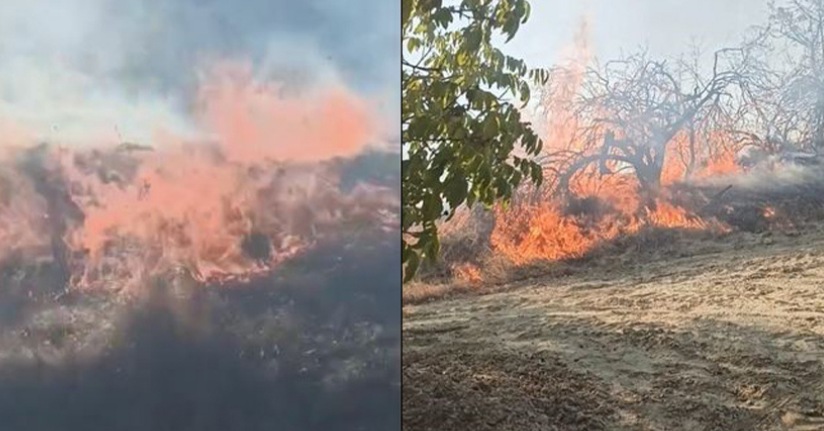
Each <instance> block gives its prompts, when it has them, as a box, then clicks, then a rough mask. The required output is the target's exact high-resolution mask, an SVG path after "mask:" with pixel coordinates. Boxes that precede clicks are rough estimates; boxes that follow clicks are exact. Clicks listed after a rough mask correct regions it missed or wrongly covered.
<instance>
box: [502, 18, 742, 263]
mask: <svg viewBox="0 0 824 431" xmlns="http://www.w3.org/2000/svg"><path fill="white" fill-rule="evenodd" d="M587 31H588V26H587V23H586V21H584V22H583V23H582V26H581V29H580V31H579V33H578V34H577V35H576V40H575V46H574V52H573V54H572V55H570V56H569V57H570V61H569V67H566V68H564V69H563V71H562V72H560V74H559V75H558V76H556V77H555V79H554V80H553V82H552V83H551V85H553V86H554V87H553V89H552V90H553V91H550V92H548V93H547V94H548V95H551V96H552V97H545V98H544V100H543V101H542V102H543V103H542V107H543V108H544V110H543V112H542V114H543V118H540V119H539V121H537V122H536V124H538V125H539V126H540V127H543V128H544V130H543V133H542V137H543V140H544V151H545V153H546V155H547V157H550V156H549V155H552V154H579V155H588V154H593V151H598V149H597V148H590V147H588V146H587V145H588V144H587V141H586V140H585V139H584V138H582V136H581V135H582V132H583V131H584V129H585V127H583V126H584V125H586V124H585V120H584V119H582V118H579V117H578V116H577V115H576V113H575V110H574V109H573V108H572V105H573V103H574V100H575V97H576V96H577V94H578V93H579V91H580V89H581V86H582V84H583V82H584V73H585V70H586V66H587V63H588V62H589V61H590V60H591V58H592V57H591V54H590V48H589V44H588V40H587ZM590 126H591V125H590ZM699 126H700V125H699ZM587 131H588V133H594V134H595V135H596V136H601V137H603V135H604V134H605V133H606V130H600V129H598V128H595V129H593V128H592V127H590V128H589V129H588V130H587ZM596 141H598V140H597V139H596ZM601 141H602V139H601ZM589 142H592V141H589ZM735 146H736V145H735V142H734V139H733V138H732V137H731V136H729V135H728V134H726V133H722V132H717V131H712V132H710V133H706V134H693V135H689V134H688V133H686V132H683V133H680V134H678V135H676V136H675V137H674V138H673V140H672V141H671V142H669V143H668V146H667V154H666V157H665V159H664V165H663V168H662V171H661V189H660V190H652V191H650V190H642V189H641V187H640V185H639V184H638V181H637V180H636V177H635V176H634V175H633V174H632V173H631V172H630V171H628V170H627V169H624V170H619V169H618V168H621V166H618V165H617V163H615V162H608V163H607V165H608V166H607V167H608V168H609V169H610V171H612V172H616V171H617V173H612V174H609V175H601V174H600V172H599V167H598V166H596V165H594V164H593V165H590V166H589V167H587V168H585V169H583V170H581V171H579V172H578V173H577V174H576V175H574V176H573V177H572V178H571V180H570V184H569V188H570V191H571V194H572V198H561V197H557V196H554V195H549V196H548V195H546V194H541V193H538V196H539V199H537V200H536V199H535V198H534V196H535V194H534V193H530V192H529V191H527V192H526V193H524V195H530V196H533V197H532V198H530V199H526V198H522V196H520V197H517V196H516V201H515V203H514V204H513V205H511V206H509V207H507V208H506V209H504V208H503V207H498V208H495V210H494V216H495V219H496V222H495V228H494V230H493V232H492V234H491V236H490V243H491V245H492V248H493V250H494V253H496V254H498V255H501V256H503V257H505V258H507V259H508V260H509V261H511V262H512V263H514V264H516V265H522V264H527V263H530V262H533V261H557V260H562V259H570V258H578V257H582V256H585V255H586V254H587V253H589V252H590V251H592V250H593V249H595V248H596V247H598V246H599V245H602V244H605V243H607V242H609V241H612V240H614V239H616V238H619V237H623V236H629V235H633V234H635V233H638V232H639V231H640V230H641V229H644V228H647V227H658V228H678V229H685V230H696V231H707V230H709V231H717V232H725V231H728V230H729V228H728V227H727V226H725V225H723V224H722V223H720V222H718V221H715V220H704V219H702V218H700V217H698V216H697V215H696V214H693V213H691V212H690V211H688V210H687V209H686V208H683V207H680V206H678V205H675V204H674V203H672V202H671V201H670V200H669V198H668V196H667V191H666V188H667V186H670V185H672V184H675V183H677V182H680V181H684V180H690V179H698V178H707V177H712V176H716V175H725V174H731V173H736V172H738V169H739V168H738V166H737V165H736V164H735ZM556 167H557V166H556ZM563 168H564V166H561V170H563ZM557 172H558V171H557V170H549V169H547V170H545V172H544V176H545V181H544V182H545V183H548V184H555V183H556V181H555V180H557V179H558V176H557V175H558V174H557ZM519 198H520V199H519Z"/></svg>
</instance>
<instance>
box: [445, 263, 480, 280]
mask: <svg viewBox="0 0 824 431" xmlns="http://www.w3.org/2000/svg"><path fill="white" fill-rule="evenodd" d="M452 273H453V274H454V277H455V279H456V280H458V281H459V282H462V283H465V284H477V283H480V282H481V281H483V275H482V274H481V270H480V268H478V267H477V266H475V265H473V264H471V263H459V264H456V265H453V266H452Z"/></svg>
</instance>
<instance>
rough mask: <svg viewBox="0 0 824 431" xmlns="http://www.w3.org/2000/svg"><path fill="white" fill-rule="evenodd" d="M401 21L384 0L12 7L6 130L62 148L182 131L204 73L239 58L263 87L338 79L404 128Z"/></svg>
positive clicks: (152, 0) (4, 78) (92, 1)
mask: <svg viewBox="0 0 824 431" xmlns="http://www.w3.org/2000/svg"><path fill="white" fill-rule="evenodd" d="M399 21H400V2H396V1H387V0H301V1H294V0H244V1H241V2H235V1H231V0H175V1H169V0H61V1H53V0H3V1H2V2H0V125H7V124H14V125H17V126H18V127H25V128H26V129H28V130H35V131H36V132H37V133H36V135H37V136H38V138H41V139H55V140H69V139H71V138H82V137H84V136H85V135H86V134H90V133H102V134H104V135H105V134H109V135H114V134H117V135H118V136H120V137H122V139H123V140H136V141H140V140H146V139H150V136H149V135H150V134H151V130H152V129H154V128H156V127H157V126H158V125H161V126H162V127H163V128H165V129H168V130H172V131H178V130H179V131H185V130H188V129H189V128H191V112H192V105H193V103H194V101H195V95H196V87H197V85H198V76H201V74H202V73H203V70H204V68H205V67H207V65H208V64H209V63H210V62H216V61H223V60H232V61H247V62H249V63H251V64H252V69H253V71H254V75H255V77H257V78H260V79H263V80H266V81H277V82H282V83H286V84H288V85H291V86H295V87H300V86H313V85H318V84H323V83H327V84H328V83H330V82H336V83H340V84H342V85H343V86H345V87H347V88H348V89H350V90H352V91H354V92H356V93H357V94H358V95H360V96H362V97H363V98H364V99H366V100H369V101H370V103H374V104H375V105H377V108H376V111H378V112H380V117H381V119H380V121H381V122H383V123H384V127H385V129H386V130H393V129H395V130H396V129H398V128H399V126H394V124H397V123H398V122H399V120H398V117H399V116H400V107H399V105H400V94H399V93H400V77H399V74H398V68H399V61H400V48H399V46H400V29H399V24H398V23H399Z"/></svg>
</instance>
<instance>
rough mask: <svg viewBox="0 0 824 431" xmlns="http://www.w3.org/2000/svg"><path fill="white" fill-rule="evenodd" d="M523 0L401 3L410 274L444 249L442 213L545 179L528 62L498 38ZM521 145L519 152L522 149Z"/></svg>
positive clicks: (538, 77)
mask: <svg viewBox="0 0 824 431" xmlns="http://www.w3.org/2000/svg"><path fill="white" fill-rule="evenodd" d="M529 11H530V6H529V3H528V2H527V1H526V0H459V1H452V2H443V1H442V0H403V2H402V15H403V17H402V20H403V43H404V53H403V58H402V63H403V66H402V96H403V102H402V139H403V152H404V154H403V160H402V166H401V171H402V174H401V175H402V180H403V192H402V199H403V217H402V218H403V221H402V232H403V262H404V263H405V264H406V268H405V271H406V279H407V280H408V279H409V278H411V277H412V276H413V275H414V274H415V272H416V270H417V268H418V266H419V263H420V262H421V259H422V258H434V257H435V256H437V254H438V251H439V241H438V227H437V222H438V220H440V219H441V218H442V217H444V216H445V215H446V214H445V210H447V209H451V210H454V209H455V208H457V207H459V206H460V205H468V206H472V205H474V204H476V203H481V204H485V205H492V204H494V203H495V202H500V201H506V200H507V199H509V198H510V197H511V195H512V191H513V189H514V188H515V187H517V185H518V184H520V183H521V182H522V181H523V180H524V179H525V178H527V179H531V180H532V181H534V182H536V183H539V182H540V181H541V175H542V171H541V168H540V166H539V165H538V164H537V163H535V162H534V160H533V158H534V156H535V155H537V154H539V153H540V151H541V142H540V140H539V139H538V136H537V135H536V134H535V132H534V131H533V130H532V128H531V127H530V124H529V123H528V122H526V121H525V120H524V119H522V117H521V113H520V111H519V107H518V106H516V105H515V104H516V103H518V102H520V103H522V104H523V106H526V104H527V103H528V102H529V98H530V86H529V82H530V81H546V79H547V78H548V73H547V72H546V71H544V70H541V69H530V68H528V67H527V65H526V64H525V63H524V61H522V60H520V59H517V58H514V57H511V56H508V55H505V54H504V53H503V52H502V51H501V50H500V49H499V48H497V47H496V46H495V45H496V44H499V43H500V42H501V41H502V42H503V43H505V42H508V41H509V40H511V39H512V38H513V37H514V36H515V34H516V33H517V32H518V29H519V28H520V26H521V25H522V24H524V23H525V22H526V21H527V19H528V18H529ZM516 148H520V149H521V151H517V152H516V151H515V150H516Z"/></svg>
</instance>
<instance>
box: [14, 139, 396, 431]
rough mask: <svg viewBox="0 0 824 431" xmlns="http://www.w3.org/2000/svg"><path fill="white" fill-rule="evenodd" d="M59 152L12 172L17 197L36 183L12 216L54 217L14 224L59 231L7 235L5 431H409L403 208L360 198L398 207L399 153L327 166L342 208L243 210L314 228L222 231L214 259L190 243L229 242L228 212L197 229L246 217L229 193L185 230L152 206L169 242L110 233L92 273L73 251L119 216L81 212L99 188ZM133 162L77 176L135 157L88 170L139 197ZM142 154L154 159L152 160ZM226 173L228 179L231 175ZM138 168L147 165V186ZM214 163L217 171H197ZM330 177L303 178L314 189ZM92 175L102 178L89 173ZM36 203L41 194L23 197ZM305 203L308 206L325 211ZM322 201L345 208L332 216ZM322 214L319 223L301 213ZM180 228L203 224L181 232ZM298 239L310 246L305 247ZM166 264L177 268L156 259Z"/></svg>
mask: <svg viewBox="0 0 824 431" xmlns="http://www.w3.org/2000/svg"><path fill="white" fill-rule="evenodd" d="M50 151H51V150H50V149H49V148H48V147H41V148H40V149H34V150H26V151H25V152H24V153H22V156H19V157H17V158H13V159H12V160H13V162H8V163H7V164H6V165H4V166H3V167H4V169H5V170H4V177H3V178H4V180H5V181H6V182H5V184H6V185H9V184H17V185H18V186H20V185H23V186H26V187H17V188H14V187H10V188H6V189H4V193H5V194H4V196H5V198H6V199H7V202H9V203H11V202H14V203H17V204H19V203H21V202H22V203H29V204H31V205H32V207H33V208H34V209H36V210H41V209H43V210H45V214H46V216H45V217H44V219H45V220H46V221H45V222H44V221H43V219H31V218H29V217H27V215H28V214H27V213H26V212H25V210H26V208H25V207H22V209H21V207H20V206H11V205H8V206H3V207H0V210H1V211H0V215H2V216H3V217H5V218H3V220H4V221H9V220H16V221H21V222H28V223H31V224H33V225H37V226H40V223H43V226H46V227H48V229H41V230H35V231H30V232H27V231H25V230H24V229H23V227H25V226H19V225H17V226H15V225H12V224H6V225H3V227H4V228H5V230H4V231H3V232H4V234H5V235H6V236H4V237H3V238H4V239H5V240H6V241H8V243H12V242H11V241H12V240H16V241H17V242H14V243H13V244H15V245H17V247H15V248H7V249H4V250H3V252H2V253H0V257H2V261H0V421H2V423H3V427H4V429H10V430H50V429H64V430H111V429H122V430H132V429H133V430H145V429H154V430H234V429H236V430H241V429H242V430H264V429H267V430H268V429H294V430H326V429H341V430H372V429H389V428H392V427H396V426H397V424H398V423H399V420H400V417H399V415H400V411H399V405H400V370H399V358H400V316H399V315H398V312H397V304H398V303H399V302H400V292H399V291H398V290H397V287H396V285H397V279H398V274H399V272H400V263H399V261H400V249H399V245H398V244H397V239H396V233H395V232H393V230H392V229H389V228H386V226H391V225H392V223H393V222H392V218H391V214H392V213H394V212H395V211H396V209H395V206H394V203H393V202H392V200H391V199H389V200H386V199H384V200H382V201H381V202H382V203H381V204H379V205H378V206H374V205H375V203H374V201H372V203H369V201H368V200H361V198H357V197H355V198H351V199H350V198H346V197H345V196H357V195H358V193H361V192H362V189H363V187H373V188H372V189H370V190H373V192H372V195H373V197H374V195H375V194H380V193H383V192H380V193H378V192H375V190H388V191H387V193H390V194H391V193H395V194H397V191H392V189H393V188H396V187H397V181H393V178H392V171H391V169H387V166H388V165H387V160H392V159H393V157H392V156H389V155H387V156H386V157H384V156H382V155H381V154H367V155H365V156H363V157H356V158H353V159H351V160H338V161H334V162H332V165H334V167H330V166H324V167H323V169H322V170H323V171H324V172H327V173H328V172H334V173H335V175H340V178H343V183H342V185H340V187H339V189H337V190H339V192H338V191H336V192H335V193H339V195H340V199H339V200H335V199H333V198H331V197H329V195H325V196H326V197H327V199H332V200H331V201H329V200H327V201H323V202H314V204H315V205H313V206H306V205H297V206H295V205H294V200H288V199H280V198H278V199H275V200H269V201H267V202H268V203H267V204H264V205H262V206H257V204H255V205H254V206H248V207H245V209H247V210H252V211H246V212H243V214H244V215H248V216H249V217H250V218H249V219H248V220H252V218H254V217H258V215H259V213H260V212H262V211H273V212H275V211H280V213H279V215H284V214H286V213H287V212H288V211H294V212H295V213H296V214H303V217H302V219H301V221H306V220H307V219H309V220H310V221H311V223H310V224H307V225H300V226H298V225H297V224H292V225H290V224H289V223H273V224H266V223H265V222H264V221H263V220H262V219H257V220H256V221H253V222H252V223H251V224H250V225H249V226H251V225H254V226H253V227H250V228H249V229H247V230H236V229H232V228H229V229H226V230H225V231H223V232H227V233H229V234H231V235H226V236H221V235H217V236H206V237H205V238H207V241H206V242H202V243H200V246H202V247H201V248H198V240H202V239H203V238H204V237H199V238H198V237H188V236H187V235H191V234H196V233H197V232H198V231H197V229H206V228H208V227H210V226H211V227H213V228H214V227H217V228H218V229H220V228H223V227H224V226H225V225H223V223H232V222H236V220H237V219H236V216H234V215H233V214H235V213H233V212H231V211H229V210H227V212H226V213H221V214H223V215H222V216H221V217H224V216H227V215H228V216H227V218H226V219H223V218H218V219H217V220H219V221H220V222H221V224H217V225H209V224H208V223H206V224H205V225H204V224H198V223H203V222H205V221H208V220H211V219H208V218H206V219H204V218H199V214H206V212H200V211H201V210H202V209H203V208H207V210H208V211H211V210H212V209H213V208H223V206H222V205H224V204H225V205H228V204H230V203H231V201H229V200H227V199H228V198H229V197H230V196H223V195H220V196H218V197H219V201H220V202H221V203H220V206H213V207H210V206H209V205H210V203H209V202H208V201H207V202H202V204H203V205H205V206H199V205H201V202H200V201H197V202H198V203H197V204H196V205H195V206H191V207H186V208H184V210H185V211H184V212H183V213H185V214H186V217H183V218H179V219H175V217H174V215H175V213H174V212H168V211H167V212H164V210H166V208H162V207H161V208H155V207H149V206H145V207H142V209H143V210H145V211H147V212H146V213H144V216H145V217H147V218H151V217H158V219H160V218H163V220H164V221H163V222H162V223H159V224H152V223H150V224H148V225H145V226H151V227H152V228H154V227H160V228H161V229H159V230H156V231H153V232H152V233H151V235H150V236H147V237H144V238H140V237H139V236H137V237H136V236H135V235H131V236H130V235H129V234H128V233H127V234H125V235H124V232H129V228H126V229H120V230H118V229H117V228H122V227H124V226H121V225H118V226H114V228H110V229H107V230H106V235H110V236H107V239H106V240H105V241H104V242H103V243H101V245H102V246H103V248H102V249H101V250H102V251H101V253H102V254H101V255H100V260H98V261H96V263H94V264H92V260H93V257H92V253H91V252H89V251H88V250H83V249H78V248H75V247H73V245H76V244H77V243H76V242H73V241H72V239H71V233H72V232H75V233H77V232H79V231H80V230H81V229H82V227H83V226H86V227H88V226H89V225H87V224H85V223H87V222H88V220H89V219H88V218H87V217H88V215H89V214H91V213H92V212H93V210H100V209H101V208H103V207H104V206H103V205H101V203H100V202H98V203H95V204H90V203H87V202H88V201H84V200H83V199H81V196H86V195H84V194H83V193H82V192H84V190H82V187H79V183H78V182H76V181H74V182H73V181H71V180H67V178H68V177H67V175H68V174H67V173H66V165H63V164H59V163H57V164H56V163H53V162H54V159H52V158H51V155H52V154H53V153H51V152H50ZM117 151H123V150H122V149H119V150H117ZM129 151H131V150H129ZM124 154H130V155H129V156H128V157H126V156H124ZM131 154H134V153H132V152H128V151H127V153H120V154H118V153H117V152H115V153H97V154H93V155H91V156H89V158H85V159H84V158H83V157H74V158H69V160H70V162H69V163H71V164H72V166H73V167H77V164H78V163H79V164H81V165H82V164H83V162H88V161H89V160H91V161H96V162H101V160H103V157H102V156H103V155H108V156H110V157H113V158H115V159H116V160H120V161H121V162H122V161H124V160H125V161H128V162H129V163H124V164H123V165H118V164H116V163H111V160H109V161H108V162H105V163H104V162H101V163H100V167H101V168H102V167H106V168H107V169H108V170H107V171H101V170H98V169H90V167H89V166H90V165H88V164H86V165H83V166H81V167H82V168H84V169H87V170H88V172H91V173H92V175H91V178H93V179H91V180H90V181H95V182H97V181H99V180H100V178H107V181H109V183H112V184H118V183H117V182H118V181H121V182H122V185H118V186H117V187H118V190H125V191H128V190H130V189H129V188H130V184H131V183H132V182H136V183H138V184H139V181H136V180H134V179H130V177H129V175H135V176H139V172H140V171H141V169H143V168H141V166H146V165H145V163H146V161H145V160H143V159H132V158H131V157H138V156H132V155H131ZM139 154H141V156H140V157H152V156H151V154H152V152H151V151H148V152H145V155H142V154H144V153H139ZM210 163H211V162H210ZM216 163H217V165H216V166H221V167H222V166H224V165H223V163H224V162H223V161H219V162H216ZM149 164H150V163H149ZM127 166H128V167H131V168H133V169H134V171H132V172H131V174H130V173H129V172H130V170H129V169H126V168H125V167H127ZM214 167H215V166H210V165H209V164H208V163H207V164H204V165H202V166H200V167H199V169H204V170H206V171H209V170H210V169H213V168H214ZM232 169H234V168H232ZM239 169H240V170H239V171H238V172H240V174H239V175H242V176H243V178H247V177H248V176H257V177H256V178H260V177H265V176H266V175H268V174H267V169H269V168H266V167H265V166H264V168H260V167H256V168H254V169H258V170H260V171H261V172H256V173H250V168H249V167H241V168H239ZM272 170H275V169H274V168H272ZM153 171H154V168H153ZM101 172H103V173H111V174H117V175H118V176H117V177H107V176H106V175H102V174H101ZM154 172H157V171H154ZM314 172H315V171H310V173H309V174H308V175H307V176H305V177H301V178H302V179H305V178H309V179H311V178H314V175H315V173H314ZM289 175H293V174H290V173H287V174H286V176H285V177H284V176H283V175H281V176H279V177H276V178H278V179H280V180H281V181H289V180H284V178H288V177H289ZM80 178H81V179H88V178H90V177H87V176H86V174H85V173H84V174H83V176H81V177H80ZM113 178H115V179H113ZM169 178H171V181H174V179H175V177H173V176H172V177H165V176H162V175H161V177H158V178H155V181H156V182H155V183H154V184H153V185H154V186H155V187H156V188H157V187H167V186H168V185H165V184H161V183H160V181H159V180H160V179H169ZM367 183H368V184H367ZM244 184H248V183H244ZM261 184H265V185H264V186H263V187H260V188H259V189H256V191H257V192H258V195H257V196H258V197H260V196H263V195H266V194H267V193H275V194H277V192H273V191H272V189H271V187H273V185H272V184H271V183H267V182H265V181H264V183H261ZM87 185H88V184H87ZM28 186H31V187H30V188H29V187H28ZM335 187H336V188H337V187H338V186H337V185H335ZM381 187H385V188H386V189H384V188H381ZM301 190H303V191H304V192H305V190H306V189H301ZM85 191H86V192H87V191H88V188H87V189H86V190H85ZM23 192H28V193H31V196H21V195H20V194H21V193H23ZM148 193H151V191H149V192H148ZM299 193H300V192H299ZM100 196H102V195H98V197H100ZM270 196H273V195H270ZM302 196H303V197H302V198H303V199H307V202H308V203H313V202H311V199H313V198H314V197H317V196H314V197H313V196H309V195H307V194H304V195H302ZM201 198H204V196H201ZM205 198H206V199H207V200H208V198H209V196H208V195H207V196H205ZM224 198H225V199H224ZM121 202H122V201H121ZM235 202H236V203H237V202H239V201H235ZM256 202H261V201H256ZM104 203H105V202H104ZM289 204H292V206H289ZM41 205H42V206H41ZM84 205H86V206H84ZM243 205H244V204H240V206H238V207H236V208H244V206H243ZM324 205H331V206H335V205H341V207H336V208H335V211H333V212H334V214H333V215H332V216H328V215H327V214H326V213H323V210H322V209H321V207H323V206H324ZM349 205H354V206H358V205H365V206H367V207H368V208H369V211H366V213H368V214H371V215H372V216H374V217H378V218H379V220H383V222H381V221H377V222H372V223H371V224H368V223H364V220H363V219H360V218H359V217H363V213H364V212H361V211H359V210H353V207H352V206H349ZM297 207H300V208H297ZM138 208H141V207H139V206H138ZM284 208H290V209H289V210H287V209H284ZM230 209H231V208H230ZM312 209H314V210H315V211H316V212H313V213H311V214H310V213H306V212H301V211H311V210H312ZM208 211H207V212H208ZM32 213H37V211H32ZM307 214H309V215H307ZM288 217H293V215H292V213H289V215H288ZM313 217H314V218H313ZM324 217H325V218H324ZM370 217H371V216H370ZM387 217H389V219H388V221H387ZM367 219H368V220H372V219H371V218H368V217H367ZM114 220H116V221H117V223H122V222H129V221H130V220H132V221H133V220H134V219H131V218H129V217H126V218H115V219H114ZM295 220H296V219H295ZM181 221H186V222H189V223H191V224H190V225H186V226H182V225H177V226H176V225H175V222H181ZM169 225H171V227H170V226H169ZM367 225H368V227H366V226H367ZM145 226H144V227H145ZM167 228H168V229H169V230H168V231H165V230H164V229H167ZM141 232H145V231H143V230H140V229H138V230H132V231H131V233H132V234H135V233H141ZM213 233H215V232H211V233H210V234H213ZM217 233H218V234H219V233H221V231H220V230H218V232H217ZM167 235H169V236H171V239H169V236H167ZM286 237H300V238H301V240H300V241H295V242H292V243H290V242H289V241H286V240H283V238H286ZM147 238H148V239H151V240H153V241H161V244H162V245H163V247H154V246H153V244H152V243H151V242H146V241H145V239H147ZM163 241H167V242H163ZM290 241H294V240H290ZM286 243H289V244H297V243H300V247H286V246H284V244H286ZM87 244H88V243H87ZM155 246H156V244H155ZM153 247H154V248H153ZM158 250H160V251H163V252H166V254H163V253H161V254H160V255H158V254H157V251H158ZM169 250H172V251H175V252H176V253H168V252H169ZM235 251H237V253H235ZM198 259H199V260H198ZM207 274H210V275H207Z"/></svg>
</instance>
